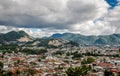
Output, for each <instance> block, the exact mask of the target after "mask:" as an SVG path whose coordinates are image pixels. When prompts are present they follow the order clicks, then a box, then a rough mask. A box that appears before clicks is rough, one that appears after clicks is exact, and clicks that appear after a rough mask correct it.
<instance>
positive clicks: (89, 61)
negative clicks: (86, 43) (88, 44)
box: [81, 57, 95, 64]
mask: <svg viewBox="0 0 120 76" xmlns="http://www.w3.org/2000/svg"><path fill="white" fill-rule="evenodd" d="M94 61H95V59H93V58H92V57H90V58H87V59H84V60H83V61H82V62H81V64H90V63H92V62H94Z"/></svg>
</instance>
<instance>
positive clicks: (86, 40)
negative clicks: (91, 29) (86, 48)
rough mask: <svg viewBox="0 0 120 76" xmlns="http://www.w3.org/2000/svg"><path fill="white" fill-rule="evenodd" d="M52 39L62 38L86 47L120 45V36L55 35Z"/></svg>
mask: <svg viewBox="0 0 120 76" xmlns="http://www.w3.org/2000/svg"><path fill="white" fill-rule="evenodd" d="M49 38H50V39H54V38H60V39H65V40H70V41H73V42H76V43H79V44H85V45H107V44H109V45H114V44H116V45H117V44H120V34H112V35H100V36H84V35H80V34H73V33H63V34H53V35H52V36H50V37H49Z"/></svg>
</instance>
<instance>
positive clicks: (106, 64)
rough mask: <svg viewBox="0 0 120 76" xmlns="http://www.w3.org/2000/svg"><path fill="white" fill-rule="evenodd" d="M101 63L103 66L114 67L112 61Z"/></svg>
mask: <svg viewBox="0 0 120 76" xmlns="http://www.w3.org/2000/svg"><path fill="white" fill-rule="evenodd" d="M99 65H100V66H101V67H113V64H111V63H102V62H101V63H99Z"/></svg>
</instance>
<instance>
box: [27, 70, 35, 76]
mask: <svg viewBox="0 0 120 76" xmlns="http://www.w3.org/2000/svg"><path fill="white" fill-rule="evenodd" d="M35 73H36V72H35V70H34V69H28V75H32V76H34V74H35Z"/></svg>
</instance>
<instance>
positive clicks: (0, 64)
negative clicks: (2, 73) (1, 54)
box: [0, 61, 4, 70]
mask: <svg viewBox="0 0 120 76" xmlns="http://www.w3.org/2000/svg"><path fill="white" fill-rule="evenodd" d="M3 66H4V64H3V62H1V61H0V70H2V69H3Z"/></svg>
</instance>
